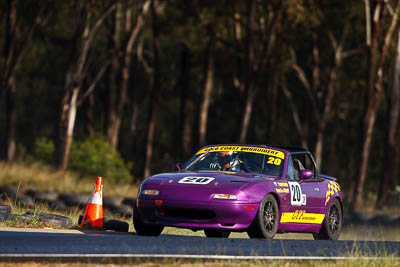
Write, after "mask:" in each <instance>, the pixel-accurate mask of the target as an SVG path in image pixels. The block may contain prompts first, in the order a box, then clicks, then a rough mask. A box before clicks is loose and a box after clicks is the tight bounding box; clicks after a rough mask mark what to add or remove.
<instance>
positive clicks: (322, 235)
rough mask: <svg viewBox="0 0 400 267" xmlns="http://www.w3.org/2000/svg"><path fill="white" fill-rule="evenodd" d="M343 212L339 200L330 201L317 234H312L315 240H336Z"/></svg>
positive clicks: (340, 227) (340, 229)
mask: <svg viewBox="0 0 400 267" xmlns="http://www.w3.org/2000/svg"><path fill="white" fill-rule="evenodd" d="M342 226H343V212H342V207H341V205H340V203H339V200H337V199H336V198H334V199H332V201H331V203H330V204H329V207H328V211H327V212H326V215H325V218H324V221H323V223H322V227H321V230H320V231H319V233H315V234H313V236H314V239H315V240H337V239H338V238H339V235H340V233H341V232H342Z"/></svg>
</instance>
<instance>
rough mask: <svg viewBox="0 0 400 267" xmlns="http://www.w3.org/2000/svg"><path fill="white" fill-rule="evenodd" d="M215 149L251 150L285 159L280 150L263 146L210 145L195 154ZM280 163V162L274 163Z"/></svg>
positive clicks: (215, 150)
mask: <svg viewBox="0 0 400 267" xmlns="http://www.w3.org/2000/svg"><path fill="white" fill-rule="evenodd" d="M217 151H242V152H251V153H258V154H264V155H270V156H274V157H278V158H281V159H285V154H284V153H283V152H282V151H278V150H275V149H270V148H264V147H251V146H210V147H205V148H203V149H201V150H200V151H198V152H197V153H196V155H199V154H204V153H206V152H217ZM276 165H280V164H276Z"/></svg>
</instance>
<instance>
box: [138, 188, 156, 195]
mask: <svg viewBox="0 0 400 267" xmlns="http://www.w3.org/2000/svg"><path fill="white" fill-rule="evenodd" d="M142 194H143V195H149V196H158V195H159V194H160V191H158V190H153V189H145V190H143V191H142Z"/></svg>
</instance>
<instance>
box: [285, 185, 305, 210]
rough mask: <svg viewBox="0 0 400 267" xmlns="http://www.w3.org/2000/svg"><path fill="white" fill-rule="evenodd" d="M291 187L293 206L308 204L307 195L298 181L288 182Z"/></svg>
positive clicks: (291, 202)
mask: <svg viewBox="0 0 400 267" xmlns="http://www.w3.org/2000/svg"><path fill="white" fill-rule="evenodd" d="M288 183H289V189H290V204H291V205H292V206H302V205H303V206H304V205H306V204H307V196H306V194H303V193H302V192H301V186H300V185H299V183H298V182H288Z"/></svg>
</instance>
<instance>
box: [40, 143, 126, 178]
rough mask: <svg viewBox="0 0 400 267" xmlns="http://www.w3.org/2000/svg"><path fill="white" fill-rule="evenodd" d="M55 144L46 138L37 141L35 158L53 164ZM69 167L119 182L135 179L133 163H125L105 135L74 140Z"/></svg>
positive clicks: (88, 174) (89, 174) (79, 171)
mask: <svg viewBox="0 0 400 267" xmlns="http://www.w3.org/2000/svg"><path fill="white" fill-rule="evenodd" d="M53 153H54V144H53V142H52V141H51V140H48V139H46V138H39V139H37V140H36V141H35V146H34V152H33V154H34V159H35V160H36V161H39V162H42V163H47V164H51V162H52V158H53ZM68 168H69V169H70V170H72V171H75V172H77V173H79V174H81V175H83V176H103V177H107V179H111V180H114V181H118V182H131V181H132V180H133V178H132V175H131V174H130V170H131V169H132V163H128V164H125V162H124V160H123V159H122V157H121V156H120V154H119V153H118V151H115V150H114V149H113V148H112V146H111V145H110V144H109V143H108V142H107V141H106V140H105V138H104V137H101V136H96V137H89V138H88V139H86V140H84V141H82V142H81V141H74V142H73V144H72V147H71V154H70V157H69V164H68Z"/></svg>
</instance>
